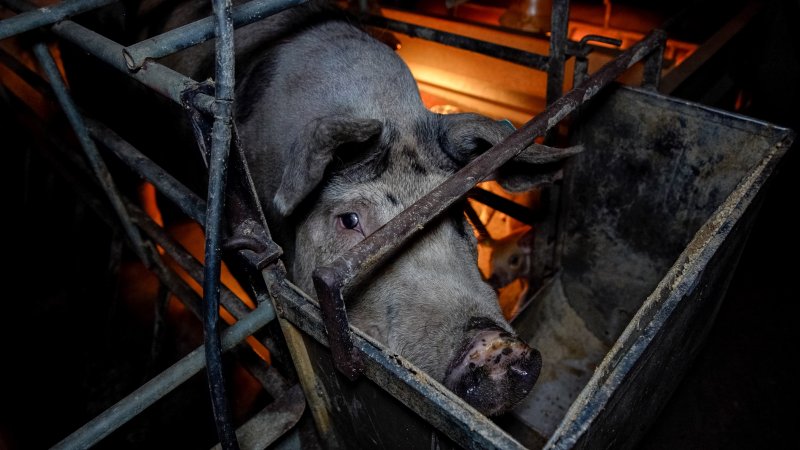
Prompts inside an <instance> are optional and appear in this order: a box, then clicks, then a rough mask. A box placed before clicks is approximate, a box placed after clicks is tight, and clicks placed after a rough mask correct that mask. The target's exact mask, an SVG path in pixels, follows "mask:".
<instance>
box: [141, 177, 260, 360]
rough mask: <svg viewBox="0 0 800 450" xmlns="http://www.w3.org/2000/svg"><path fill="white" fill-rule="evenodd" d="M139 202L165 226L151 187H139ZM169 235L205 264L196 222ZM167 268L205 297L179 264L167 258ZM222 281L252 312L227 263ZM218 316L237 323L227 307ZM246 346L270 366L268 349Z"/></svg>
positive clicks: (254, 343) (170, 229) (179, 226)
mask: <svg viewBox="0 0 800 450" xmlns="http://www.w3.org/2000/svg"><path fill="white" fill-rule="evenodd" d="M139 199H140V201H141V203H142V207H143V209H144V210H145V212H146V213H147V215H148V216H150V217H151V218H152V219H153V221H154V222H156V223H157V224H158V225H160V226H163V225H164V219H163V217H162V215H161V210H159V208H158V202H157V200H156V189H155V186H153V185H152V184H151V183H148V182H143V183H142V184H141V185H139ZM167 232H168V233H169V234H170V235H171V236H172V237H173V238H174V239H175V240H176V241H177V242H178V243H180V244H181V245H183V247H184V248H186V250H187V251H188V252H189V253H190V254H191V255H192V256H194V257H195V258H196V259H197V260H199V261H200V262H202V261H203V260H204V257H205V237H204V233H203V230H202V228H201V227H200V225H198V224H197V223H195V222H185V223H181V224H177V225H172V226H170V227H168V229H167ZM158 251H159V253H160V254H162V255H164V249H163V248H161V247H159V248H158ZM165 259H166V261H167V264H168V265H169V266H170V267H171V268H172V269H173V270H174V271H175V273H177V274H178V276H180V277H181V279H183V280H184V281H185V282H186V283H187V284H188V285H189V286H190V287H191V288H192V289H193V290H194V291H195V292H197V293H198V294H199V295H202V293H203V288H202V286H201V285H200V284H199V283H198V282H197V281H195V279H194V278H192V277H191V276H190V275H189V274H188V273H187V272H186V271H185V270H184V269H183V268H182V267H181V266H180V265H179V264H177V263H176V262H175V261H173V260H172V258H169V257H167V258H165ZM220 281H221V282H222V284H223V285H224V286H225V287H227V288H228V289H230V291H231V292H233V294H235V295H236V297H237V298H238V299H239V300H241V301H242V303H244V304H245V305H247V306H248V308H250V309H254V308H255V307H256V305H255V302H253V299H251V298H250V296H249V295H247V292H245V290H244V288H243V287H242V285H241V284H239V282H238V281H236V278H234V276H233V274H231V272H230V270H229V269H228V267H227V266H226V265H225V263H224V262H223V263H222V267H221V273H220ZM170 308H176V309H175V311H176V312H178V313H180V311H182V310H183V309H185V307H184V306H183V305H182V304H181V303H180V302H170ZM219 314H220V317H221V318H222V320H224V321H225V323H227V324H229V325H232V324H234V323H236V318H235V317H234V316H233V315H232V314H231V313H230V312H229V311H228V310H227V309H225V308H224V307H222V306H221V307H220V308H219ZM246 340H247V343H248V344H249V345H250V347H252V349H253V351H254V352H256V354H257V355H259V356H260V357H261V358H262V359H263V360H264V361H266V362H267V364H271V359H270V354H269V349H267V348H266V347H265V346H264V345H263V344H262V343H260V342H259V341H258V340H257V339H255V338H254V337H253V336H249V337H247V339H246Z"/></svg>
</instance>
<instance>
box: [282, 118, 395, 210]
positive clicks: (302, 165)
mask: <svg viewBox="0 0 800 450" xmlns="http://www.w3.org/2000/svg"><path fill="white" fill-rule="evenodd" d="M381 129H382V125H381V122H380V121H379V120H374V119H359V118H354V117H348V116H336V117H323V118H319V119H316V120H313V121H311V122H310V123H309V124H308V125H307V126H306V128H305V130H304V132H303V133H302V134H301V136H300V137H299V138H298V139H297V141H295V143H294V145H293V146H292V149H291V152H290V153H289V161H288V162H287V165H286V168H285V169H284V171H283V176H282V178H281V184H280V186H278V190H277V191H276V193H275V197H274V200H273V206H274V207H275V209H276V210H277V212H278V214H279V215H280V216H282V217H287V216H289V215H290V214H291V213H292V212H293V211H294V209H295V208H297V205H299V204H300V203H301V202H302V201H303V200H304V199H305V198H306V196H307V195H308V194H310V193H311V191H313V190H314V188H316V187H317V185H318V184H319V182H320V181H322V177H323V175H324V174H325V169H326V168H327V167H328V164H329V163H330V162H331V160H332V159H333V156H334V154H335V153H336V150H337V149H339V148H340V147H342V146H344V145H345V144H352V143H359V142H365V141H368V140H370V139H372V138H373V137H376V136H378V135H380V133H381Z"/></svg>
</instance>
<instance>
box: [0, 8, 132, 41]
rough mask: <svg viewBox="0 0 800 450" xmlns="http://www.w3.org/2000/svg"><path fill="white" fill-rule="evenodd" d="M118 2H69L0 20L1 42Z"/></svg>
mask: <svg viewBox="0 0 800 450" xmlns="http://www.w3.org/2000/svg"><path fill="white" fill-rule="evenodd" d="M117 1H118V0H69V1H62V2H61V3H58V4H57V5H51V6H46V7H42V8H38V9H31V10H29V11H25V12H22V13H20V14H17V15H16V16H14V17H9V18H8V19H4V20H0V40H2V39H5V38H8V37H11V36H14V35H16V34H20V33H24V32H26V31H30V30H33V29H35V28H39V27H43V26H46V25H51V24H54V23H56V22H58V21H61V20H64V19H66V18H67V17H70V16H74V15H77V14H80V13H83V12H86V11H89V10H92V9H95V8H99V7H101V6H106V5H110V4H112V3H116V2H117Z"/></svg>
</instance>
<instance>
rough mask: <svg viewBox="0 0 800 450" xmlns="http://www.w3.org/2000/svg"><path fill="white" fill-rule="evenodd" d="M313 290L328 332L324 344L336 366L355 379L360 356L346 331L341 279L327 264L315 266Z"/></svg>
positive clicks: (360, 367) (360, 369) (361, 362)
mask: <svg viewBox="0 0 800 450" xmlns="http://www.w3.org/2000/svg"><path fill="white" fill-rule="evenodd" d="M312 279H313V280H314V288H315V289H316V291H317V298H318V300H319V304H320V309H321V310H322V321H323V323H324V324H325V329H326V330H327V332H328V345H329V346H330V348H331V353H333V362H334V364H335V365H336V368H337V369H338V370H339V371H340V372H341V373H343V374H344V375H345V376H346V377H347V378H349V379H350V380H356V379H357V378H358V377H359V376H360V375H361V374H362V373H363V372H364V360H363V359H362V356H361V354H360V353H359V351H358V349H357V348H356V346H355V345H353V336H352V335H351V334H350V322H349V321H348V320H347V309H346V308H345V304H344V296H343V295H342V287H343V283H342V279H341V276H340V275H339V273H338V272H337V271H336V270H335V269H332V268H330V267H319V268H317V269H316V270H315V271H314V274H313V276H312Z"/></svg>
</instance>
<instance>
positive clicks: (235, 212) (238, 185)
mask: <svg viewBox="0 0 800 450" xmlns="http://www.w3.org/2000/svg"><path fill="white" fill-rule="evenodd" d="M199 94H205V95H213V94H214V83H213V82H211V81H205V82H203V83H198V84H197V85H195V86H193V87H191V88H189V89H186V90H185V91H183V92H182V93H181V100H182V103H183V107H184V108H185V109H186V111H187V113H188V115H189V120H190V121H191V125H192V130H193V131H194V134H195V139H196V141H197V145H198V148H199V149H200V153H201V155H202V156H203V161H204V162H205V163H206V166H208V155H209V149H210V148H211V129H212V124H213V117H211V116H210V115H208V114H206V113H204V112H203V111H201V110H199V109H198V108H196V107H195V106H194V105H195V102H194V97H195V96H197V95H199ZM231 127H232V131H233V133H232V134H233V139H232V141H231V144H232V151H231V153H230V156H229V159H228V180H227V188H226V193H225V195H226V198H225V217H226V219H227V221H228V230H226V231H227V233H226V236H225V239H224V243H223V246H222V248H223V250H225V252H226V253H228V254H230V253H235V254H237V255H238V256H239V257H240V258H242V259H243V260H244V261H245V263H246V265H247V266H248V267H250V268H253V269H255V270H256V271H261V270H262V269H264V268H265V267H267V266H268V265H269V264H272V263H274V262H275V261H277V260H278V258H280V256H281V255H282V254H283V250H282V249H281V248H280V246H278V244H276V243H275V241H273V240H272V236H271V235H270V232H269V228H268V227H267V225H266V219H265V218H264V212H263V209H262V208H261V203H260V201H259V200H258V195H257V194H256V189H255V186H254V185H253V181H252V177H251V176H250V170H249V168H248V166H247V161H246V159H245V156H244V149H243V148H242V143H241V140H240V139H239V133H238V130H237V128H236V123H235V122H233V123H231Z"/></svg>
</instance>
